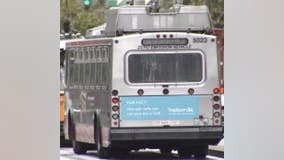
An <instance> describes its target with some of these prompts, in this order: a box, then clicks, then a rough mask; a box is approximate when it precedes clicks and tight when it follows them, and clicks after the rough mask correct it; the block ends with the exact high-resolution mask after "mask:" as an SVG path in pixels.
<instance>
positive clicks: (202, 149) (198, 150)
mask: <svg viewBox="0 0 284 160" xmlns="http://www.w3.org/2000/svg"><path fill="white" fill-rule="evenodd" d="M193 154H194V157H195V158H198V159H205V158H206V156H207V154H208V145H204V146H196V147H195V148H194V152H193Z"/></svg>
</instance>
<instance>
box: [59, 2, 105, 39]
mask: <svg viewBox="0 0 284 160" xmlns="http://www.w3.org/2000/svg"><path fill="white" fill-rule="evenodd" d="M106 9H107V8H106V7H105V2H104V0H92V3H91V6H90V7H89V8H88V9H85V7H84V5H83V2H82V0H79V1H78V0H60V30H61V31H62V30H63V23H64V21H66V20H68V21H70V24H71V30H72V31H73V32H79V33H81V34H85V32H86V30H87V29H90V28H92V27H96V26H99V25H101V24H103V23H104V22H105V12H106Z"/></svg>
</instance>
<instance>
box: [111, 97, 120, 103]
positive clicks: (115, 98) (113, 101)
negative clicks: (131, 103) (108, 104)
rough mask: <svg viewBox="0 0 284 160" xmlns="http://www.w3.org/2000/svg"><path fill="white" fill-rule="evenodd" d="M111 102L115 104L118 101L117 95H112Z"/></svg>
mask: <svg viewBox="0 0 284 160" xmlns="http://www.w3.org/2000/svg"><path fill="white" fill-rule="evenodd" d="M111 101H112V103H114V104H116V103H118V102H119V99H118V98H117V97H114V98H112V99H111Z"/></svg>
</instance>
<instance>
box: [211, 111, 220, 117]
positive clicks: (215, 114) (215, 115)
mask: <svg viewBox="0 0 284 160" xmlns="http://www.w3.org/2000/svg"><path fill="white" fill-rule="evenodd" d="M213 116H214V117H215V118H219V117H220V116H221V113H220V112H214V113H213Z"/></svg>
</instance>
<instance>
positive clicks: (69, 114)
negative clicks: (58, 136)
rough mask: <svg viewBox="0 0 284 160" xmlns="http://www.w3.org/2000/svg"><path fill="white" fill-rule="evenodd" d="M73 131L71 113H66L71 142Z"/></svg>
mask: <svg viewBox="0 0 284 160" xmlns="http://www.w3.org/2000/svg"><path fill="white" fill-rule="evenodd" d="M74 135H75V129H74V123H73V118H72V116H71V112H70V111H69V112H68V136H69V139H70V140H73V139H74V138H75V136H74Z"/></svg>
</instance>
